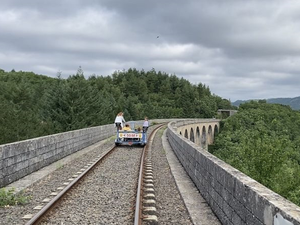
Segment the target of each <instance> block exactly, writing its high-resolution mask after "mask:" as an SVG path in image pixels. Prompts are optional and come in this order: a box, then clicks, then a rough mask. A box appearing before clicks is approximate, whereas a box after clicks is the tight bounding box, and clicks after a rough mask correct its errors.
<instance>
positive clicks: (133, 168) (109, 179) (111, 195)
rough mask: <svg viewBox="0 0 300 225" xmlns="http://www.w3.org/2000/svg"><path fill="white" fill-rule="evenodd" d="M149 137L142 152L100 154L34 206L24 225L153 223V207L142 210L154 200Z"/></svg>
mask: <svg viewBox="0 0 300 225" xmlns="http://www.w3.org/2000/svg"><path fill="white" fill-rule="evenodd" d="M160 127H161V126H158V127H157V128H156V129H155V130H154V131H153V132H152V134H155V132H156V131H157V129H159V128H160ZM153 138H154V135H150V137H149V140H148V145H146V146H145V147H144V149H143V150H142V149H141V148H140V147H113V148H111V149H109V150H108V151H106V152H104V153H102V154H100V155H99V156H98V157H97V158H95V159H94V160H93V161H91V162H89V163H88V164H87V165H86V166H84V167H83V168H81V169H80V170H79V171H78V172H76V173H75V174H74V175H73V176H72V178H69V179H68V182H65V183H64V184H63V186H62V187H59V188H57V192H52V193H51V194H50V196H52V197H53V198H52V199H50V198H49V199H44V200H43V202H46V204H44V205H40V206H37V207H36V208H38V207H40V208H41V209H40V210H39V211H38V213H36V214H35V215H34V216H33V217H32V218H31V219H30V220H29V221H28V222H27V223H26V224H27V225H30V224H68V223H72V224H132V223H133V221H134V224H136V225H137V224H142V221H143V219H144V220H146V221H148V222H149V223H152V224H153V223H155V222H156V221H157V217H156V215H153V209H154V208H155V207H153V206H151V207H143V202H146V204H147V202H151V201H152V202H153V201H154V199H153V198H152V197H153V191H154V189H153V188H151V182H152V183H153V180H152V181H151V177H152V174H151V157H149V152H150V148H151V142H152V141H151V140H152V139H153ZM139 168H140V169H139ZM138 175H139V178H138V179H137V176H138ZM152 178H153V177H152ZM144 182H145V184H144ZM152 185H153V184H152ZM144 190H145V191H144ZM145 196H146V197H145ZM149 196H150V198H149ZM145 198H146V199H145ZM151 198H152V200H151ZM47 201H48V202H47ZM134 204H135V210H133V208H134V207H133V205H134ZM145 211H146V212H145Z"/></svg>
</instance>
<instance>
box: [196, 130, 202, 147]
mask: <svg viewBox="0 0 300 225" xmlns="http://www.w3.org/2000/svg"><path fill="white" fill-rule="evenodd" d="M200 140H201V139H200V129H199V127H197V128H196V140H195V141H196V142H195V143H196V144H197V145H200Z"/></svg>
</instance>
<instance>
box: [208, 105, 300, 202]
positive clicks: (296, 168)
mask: <svg viewBox="0 0 300 225" xmlns="http://www.w3.org/2000/svg"><path fill="white" fill-rule="evenodd" d="M299 135H300V113H299V112H297V111H293V110H292V109H291V108H290V107H287V106H282V105H277V104H268V103H266V101H259V102H255V101H251V102H248V103H245V104H242V105H241V106H240V109H239V111H238V113H237V114H235V115H234V116H232V117H229V118H228V119H226V120H225V121H224V123H223V124H222V128H221V129H220V133H219V134H218V135H217V137H216V138H215V143H214V146H213V148H210V152H212V153H213V154H215V155H216V156H217V157H219V158H221V159H223V160H224V161H226V162H227V163H229V164H231V165H232V166H233V167H235V168H237V169H238V170H240V171H242V172H244V173H245V174H247V175H248V176H250V177H252V178H253V179H255V180H257V181H258V182H260V183H262V184H263V185H265V186H266V187H268V188H270V189H272V190H274V191H275V192H277V193H278V194H280V195H282V196H284V197H286V198H288V199H289V200H291V201H293V202H294V203H296V204H300V190H299V186H300V178H299V176H298V175H299V172H300V138H299Z"/></svg>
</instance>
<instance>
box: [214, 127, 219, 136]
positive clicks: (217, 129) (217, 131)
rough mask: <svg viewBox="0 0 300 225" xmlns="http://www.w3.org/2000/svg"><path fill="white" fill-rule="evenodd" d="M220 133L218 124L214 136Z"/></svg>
mask: <svg viewBox="0 0 300 225" xmlns="http://www.w3.org/2000/svg"><path fill="white" fill-rule="evenodd" d="M218 133H219V127H218V125H217V124H216V125H215V127H214V136H216V135H217V134H218Z"/></svg>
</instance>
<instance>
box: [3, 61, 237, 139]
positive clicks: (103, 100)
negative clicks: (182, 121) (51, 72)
mask: <svg viewBox="0 0 300 225" xmlns="http://www.w3.org/2000/svg"><path fill="white" fill-rule="evenodd" d="M0 107H1V108H0V133H1V134H2V135H1V136H0V144H3V143H9V142H14V141H20V140H24V139H29V138H33V137H38V136H43V135H48V134H54V133H59V132H65V131H70V130H75V129H81V128H86V127H92V126H99V125H103V124H110V123H113V121H114V119H115V116H116V114H117V113H118V112H120V111H123V112H125V114H124V116H125V119H126V120H127V121H129V120H143V118H144V117H145V116H147V117H148V118H150V120H151V118H157V119H159V118H212V117H215V116H216V112H217V109H219V108H227V109H231V108H232V106H231V105H230V102H229V101H228V100H225V99H222V98H220V97H218V96H214V95H211V93H210V90H209V88H208V87H206V86H205V85H203V84H201V83H200V84H198V85H192V84H191V83H190V82H189V81H187V80H185V79H183V78H181V79H179V78H178V77H176V76H175V75H171V76H170V75H168V74H166V73H162V72H160V71H159V72H156V71H155V70H154V69H152V70H150V71H147V72H146V71H144V70H142V71H138V70H136V69H134V68H132V69H128V71H116V72H114V73H113V74H112V75H111V76H106V77H104V76H96V75H92V76H90V77H89V78H88V79H86V78H85V76H84V71H83V69H82V68H81V67H79V68H78V70H77V73H76V74H75V75H70V76H69V77H68V78H67V79H63V78H61V74H60V73H58V75H57V77H56V78H50V77H46V76H42V75H37V74H34V73H31V72H23V71H19V72H16V71H14V70H12V71H11V72H5V71H4V70H0Z"/></svg>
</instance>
